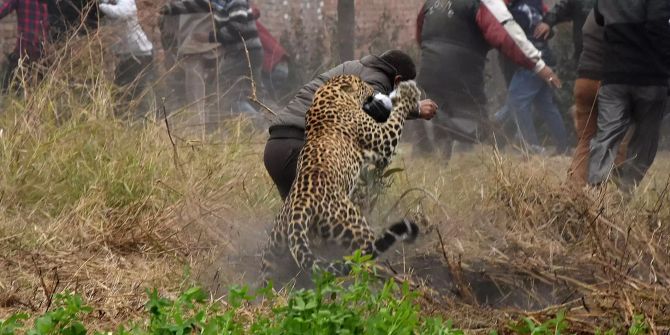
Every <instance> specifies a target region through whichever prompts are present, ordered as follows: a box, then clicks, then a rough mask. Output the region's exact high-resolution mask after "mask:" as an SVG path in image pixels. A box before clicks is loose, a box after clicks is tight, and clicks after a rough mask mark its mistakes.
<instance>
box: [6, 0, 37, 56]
mask: <svg viewBox="0 0 670 335" xmlns="http://www.w3.org/2000/svg"><path fill="white" fill-rule="evenodd" d="M12 11H16V16H17V26H18V27H17V28H18V36H17V37H16V47H15V48H14V52H16V53H18V54H19V55H20V56H21V57H23V56H26V55H27V56H28V57H30V58H39V57H40V56H41V54H42V43H43V41H44V40H45V39H46V36H47V31H48V29H49V23H48V22H47V5H46V3H43V2H42V1H40V0H5V2H3V3H2V5H0V19H1V18H3V17H5V16H7V15H9V13H11V12H12Z"/></svg>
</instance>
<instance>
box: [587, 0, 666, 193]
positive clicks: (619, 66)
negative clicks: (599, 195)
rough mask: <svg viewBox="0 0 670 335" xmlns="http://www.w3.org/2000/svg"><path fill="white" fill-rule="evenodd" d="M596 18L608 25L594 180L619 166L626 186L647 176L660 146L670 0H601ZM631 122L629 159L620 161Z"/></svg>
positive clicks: (593, 144) (593, 156)
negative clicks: (620, 149)
mask: <svg viewBox="0 0 670 335" xmlns="http://www.w3.org/2000/svg"><path fill="white" fill-rule="evenodd" d="M594 8H595V11H594V13H595V19H596V22H597V23H598V25H601V26H603V27H604V40H605V47H604V48H605V49H604V53H603V64H602V69H603V72H602V86H601V87H600V91H599V93H598V131H597V133H596V135H595V137H594V138H593V139H592V140H591V157H590V161H589V180H588V182H589V184H590V185H593V186H599V185H601V184H602V183H604V182H605V181H606V180H607V178H608V177H609V176H610V173H611V172H612V171H613V172H614V176H615V177H616V178H615V181H616V182H617V183H618V185H619V187H620V188H621V189H623V190H624V191H631V190H632V189H633V188H634V187H635V186H637V185H638V184H639V183H640V181H642V179H643V178H644V176H645V174H646V172H647V170H648V169H649V167H650V166H651V164H652V163H653V162H654V158H655V157H656V151H657V149H658V141H659V133H660V127H661V120H662V119H663V114H664V113H665V107H666V106H665V105H666V103H667V99H668V93H669V92H668V78H669V77H670V1H668V0H639V1H629V0H598V1H596V4H595V7H594ZM630 127H634V128H633V133H632V137H631V139H630V142H629V144H628V149H627V153H626V156H627V159H626V161H625V162H623V164H621V165H620V166H614V162H615V157H616V154H617V150H618V149H619V146H620V144H621V142H622V140H623V138H624V136H625V134H626V132H627V131H628V129H629V128H630Z"/></svg>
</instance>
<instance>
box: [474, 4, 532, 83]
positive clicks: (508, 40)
mask: <svg viewBox="0 0 670 335" xmlns="http://www.w3.org/2000/svg"><path fill="white" fill-rule="evenodd" d="M476 20H477V25H478V26H479V29H480V30H481V31H482V34H483V35H484V38H486V41H487V42H488V43H489V44H490V45H491V46H493V47H494V48H496V49H498V50H500V51H501V52H502V53H503V54H505V56H507V57H509V58H510V59H511V60H512V61H514V62H515V63H516V64H518V65H520V66H523V67H525V68H527V69H530V70H533V71H535V72H539V71H540V70H541V69H542V68H543V67H544V66H545V64H544V61H543V60H542V54H541V53H540V51H538V50H537V49H536V48H535V46H533V44H532V43H531V42H530V41H529V40H528V39H527V38H526V34H525V33H524V32H523V29H521V27H520V26H519V25H518V24H517V23H516V21H514V18H513V17H512V14H511V13H510V12H509V11H508V10H507V7H506V6H505V3H504V2H502V0H482V2H481V5H480V7H479V10H478V11H477V17H476Z"/></svg>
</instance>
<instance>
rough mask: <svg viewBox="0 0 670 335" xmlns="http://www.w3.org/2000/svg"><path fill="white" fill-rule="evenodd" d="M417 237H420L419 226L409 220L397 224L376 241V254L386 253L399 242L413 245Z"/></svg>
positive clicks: (391, 226) (387, 229)
mask: <svg viewBox="0 0 670 335" xmlns="http://www.w3.org/2000/svg"><path fill="white" fill-rule="evenodd" d="M417 236H419V226H418V225H417V224H416V223H414V222H412V221H410V220H409V219H404V220H402V221H400V222H396V223H394V224H392V225H390V226H389V227H388V228H386V230H384V233H382V235H381V236H379V237H378V238H377V239H376V240H375V253H376V254H381V253H384V252H386V250H388V249H389V248H391V247H392V246H393V244H395V243H396V242H397V241H405V242H408V243H412V242H414V240H415V239H416V237H417ZM375 256H376V255H375Z"/></svg>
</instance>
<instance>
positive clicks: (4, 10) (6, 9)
mask: <svg viewBox="0 0 670 335" xmlns="http://www.w3.org/2000/svg"><path fill="white" fill-rule="evenodd" d="M15 9H16V0H6V1H5V2H3V3H2V6H0V19H2V18H3V17H5V16H7V15H9V13H11V12H12V11H13V10H15Z"/></svg>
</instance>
